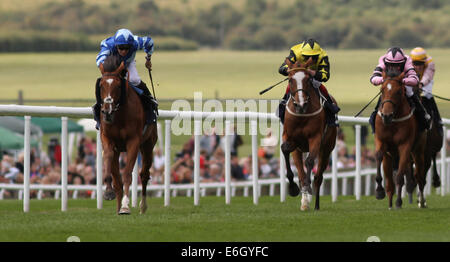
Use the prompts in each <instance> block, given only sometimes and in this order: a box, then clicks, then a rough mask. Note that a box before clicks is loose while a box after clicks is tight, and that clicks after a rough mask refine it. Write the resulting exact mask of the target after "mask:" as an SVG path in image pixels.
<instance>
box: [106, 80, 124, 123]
mask: <svg viewBox="0 0 450 262" xmlns="http://www.w3.org/2000/svg"><path fill="white" fill-rule="evenodd" d="M104 77H110V78H116V79H117V80H118V81H119V82H121V80H122V79H121V77H120V75H119V74H114V73H104V74H103V75H102V78H104ZM120 88H122V87H120ZM118 101H119V102H118V103H117V104H116V106H114V107H113V108H112V109H111V110H110V111H109V112H107V111H104V110H101V112H102V114H110V115H112V114H113V113H114V112H116V111H117V110H119V107H120V97H119V99H118ZM102 103H105V104H109V105H110V108H111V107H112V105H113V103H114V99H112V98H111V97H106V98H105V99H104V100H103V101H102Z"/></svg>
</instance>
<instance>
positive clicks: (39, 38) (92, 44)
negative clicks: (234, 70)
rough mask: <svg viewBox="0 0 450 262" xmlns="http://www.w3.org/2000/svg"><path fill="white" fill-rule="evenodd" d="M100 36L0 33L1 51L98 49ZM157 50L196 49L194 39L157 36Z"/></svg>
mask: <svg viewBox="0 0 450 262" xmlns="http://www.w3.org/2000/svg"><path fill="white" fill-rule="evenodd" d="M102 40H103V38H102V39H100V38H98V39H97V38H93V37H87V36H84V35H71V34H55V33H42V32H23V33H14V34H7V33H2V34H0V52H68V51H72V52H73V51H75V52H77V51H98V50H99V48H100V42H101V41H102ZM154 41H155V50H196V49H198V45H197V43H196V42H194V41H189V40H183V39H181V38H176V37H163V38H156V39H154Z"/></svg>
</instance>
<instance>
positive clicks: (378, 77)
mask: <svg viewBox="0 0 450 262" xmlns="http://www.w3.org/2000/svg"><path fill="white" fill-rule="evenodd" d="M382 72H383V68H382V67H381V66H380V65H378V66H377V67H375V70H373V73H372V76H371V77H370V82H371V83H372V84H373V85H374V86H378V85H381V84H382V83H383V76H382Z"/></svg>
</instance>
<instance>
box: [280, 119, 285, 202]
mask: <svg viewBox="0 0 450 262" xmlns="http://www.w3.org/2000/svg"><path fill="white" fill-rule="evenodd" d="M279 136H280V202H286V162H285V160H284V155H283V151H281V144H282V143H283V124H282V123H281V121H280V134H279Z"/></svg>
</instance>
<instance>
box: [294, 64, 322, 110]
mask: <svg viewBox="0 0 450 262" xmlns="http://www.w3.org/2000/svg"><path fill="white" fill-rule="evenodd" d="M306 69H307V68H306V67H294V68H290V69H288V73H290V72H293V71H306ZM300 91H302V92H304V93H305V94H306V98H305V104H307V105H309V100H310V98H311V96H310V94H309V92H308V91H307V90H305V89H303V88H301V89H297V90H296V91H294V92H292V91H291V90H289V99H288V101H287V102H286V110H287V111H288V113H290V114H291V115H294V116H299V117H309V116H315V115H317V114H319V113H320V112H321V111H322V110H323V107H322V106H320V108H319V109H318V110H316V111H315V112H313V113H307V114H305V113H302V114H300V113H295V112H293V111H292V110H291V109H289V106H288V104H289V102H290V101H291V100H292V103H293V104H294V107H302V106H301V105H300V104H299V103H298V102H297V101H296V99H295V94H296V93H298V92H300ZM320 104H322V98H321V97H320Z"/></svg>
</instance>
